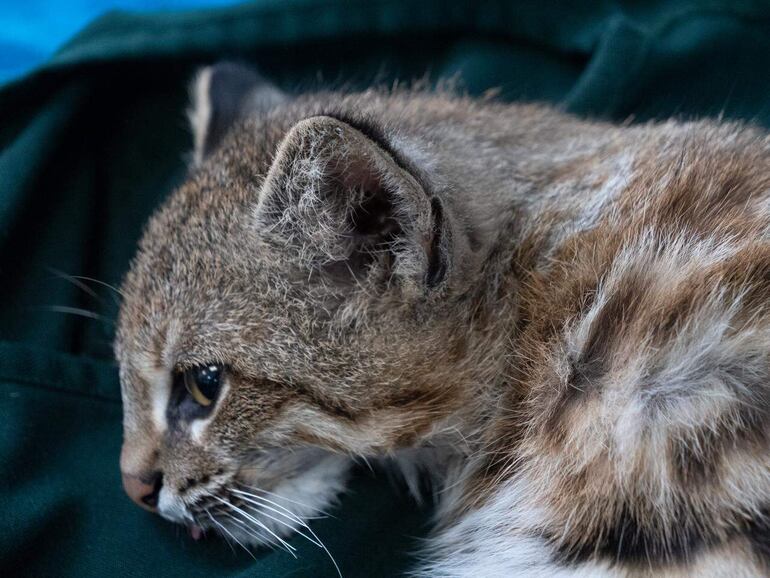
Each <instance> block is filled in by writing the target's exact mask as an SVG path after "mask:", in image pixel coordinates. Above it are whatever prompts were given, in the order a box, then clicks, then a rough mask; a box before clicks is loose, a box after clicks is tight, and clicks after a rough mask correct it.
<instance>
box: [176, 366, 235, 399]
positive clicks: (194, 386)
mask: <svg viewBox="0 0 770 578" xmlns="http://www.w3.org/2000/svg"><path fill="white" fill-rule="evenodd" d="M224 370H225V369H224V367H223V366H222V365H217V364H211V365H199V366H197V367H191V368H190V369H186V370H185V371H184V373H183V378H184V386H185V388H186V389H187V391H188V392H189V393H190V395H191V396H192V397H193V399H194V400H195V401H196V402H198V403H199V404H200V405H203V406H209V405H211V404H212V403H213V402H214V400H215V399H216V398H217V394H219V388H220V386H221V385H222V374H223V373H224Z"/></svg>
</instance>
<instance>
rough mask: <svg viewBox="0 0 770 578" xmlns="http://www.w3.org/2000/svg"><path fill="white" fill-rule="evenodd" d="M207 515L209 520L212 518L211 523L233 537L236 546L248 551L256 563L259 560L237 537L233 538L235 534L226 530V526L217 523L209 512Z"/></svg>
mask: <svg viewBox="0 0 770 578" xmlns="http://www.w3.org/2000/svg"><path fill="white" fill-rule="evenodd" d="M206 514H207V515H208V517H209V518H211V521H212V522H214V523H215V524H216V525H217V526H219V527H220V528H222V530H223V531H224V532H225V533H226V534H227V535H228V536H230V537H231V538H232V539H233V540H235V543H236V544H238V545H239V546H240V547H241V548H243V549H244V550H246V551H247V552H248V553H249V556H251V557H252V558H254V560H255V561H256V559H257V558H256V556H254V554H253V553H252V551H251V550H249V549H248V548H247V547H246V546H244V545H243V544H242V543H241V541H240V540H239V539H238V538H236V537H235V536H233V534H232V533H231V532H230V530H228V529H227V528H225V526H224V525H223V524H220V523H219V522H217V521H216V519H215V518H214V516H212V515H211V514H210V513H209V512H208V511H206Z"/></svg>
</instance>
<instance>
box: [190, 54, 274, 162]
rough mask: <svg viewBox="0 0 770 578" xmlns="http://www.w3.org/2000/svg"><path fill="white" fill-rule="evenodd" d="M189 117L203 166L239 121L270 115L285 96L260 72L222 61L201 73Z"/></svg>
mask: <svg viewBox="0 0 770 578" xmlns="http://www.w3.org/2000/svg"><path fill="white" fill-rule="evenodd" d="M190 99H191V104H190V108H189V110H188V113H187V115H188V118H189V120H190V126H191V128H192V133H193V139H194V143H195V148H194V152H193V160H194V163H195V164H196V165H197V164H200V163H201V162H202V161H203V159H205V158H206V157H207V156H208V155H209V154H211V152H212V151H214V150H215V149H216V147H217V146H218V145H219V143H220V142H221V140H222V138H223V137H224V136H225V134H226V133H227V131H228V130H229V129H230V127H231V126H232V125H233V123H234V122H235V121H236V120H238V119H239V118H243V117H247V116H251V115H259V114H264V113H267V112H268V111H269V110H270V109H272V108H273V107H274V106H276V105H277V104H280V103H281V102H283V101H285V100H286V95H285V94H284V93H283V92H281V91H280V90H279V89H278V88H276V87H275V86H274V85H273V84H271V83H270V82H268V81H267V80H266V79H265V78H263V77H262V76H261V75H260V74H259V73H258V72H256V71H255V70H253V69H252V68H249V67H247V66H243V65H241V64H236V63H233V62H220V63H218V64H215V65H213V66H207V67H205V68H202V69H200V70H199V71H198V73H197V74H196V75H195V79H194V80H193V82H192V85H191V87H190Z"/></svg>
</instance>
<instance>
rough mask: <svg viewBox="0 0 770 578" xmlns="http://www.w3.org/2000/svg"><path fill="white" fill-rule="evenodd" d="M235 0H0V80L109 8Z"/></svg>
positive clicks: (140, 8) (185, 5)
mask: <svg viewBox="0 0 770 578" xmlns="http://www.w3.org/2000/svg"><path fill="white" fill-rule="evenodd" d="M238 3H239V2H238V0H64V1H57V0H0V83H3V82H5V81H8V80H11V79H13V78H16V77H18V76H21V75H22V74H24V73H25V72H27V71H29V70H31V69H32V68H34V67H35V66H37V65H38V64H40V63H42V62H44V61H45V60H46V59H47V58H48V57H49V56H50V55H51V54H53V52H54V51H55V50H56V49H57V48H58V47H59V46H60V45H62V44H63V43H64V42H65V41H66V40H68V39H69V38H70V37H71V36H72V35H73V34H74V33H75V32H77V31H78V30H80V29H81V28H83V26H85V24H87V23H88V22H90V21H91V20H94V19H95V18H96V17H97V16H101V15H102V14H104V13H105V12H109V11H111V10H128V11H153V12H154V11H173V10H186V9H190V8H202V7H216V6H228V5H231V4H238Z"/></svg>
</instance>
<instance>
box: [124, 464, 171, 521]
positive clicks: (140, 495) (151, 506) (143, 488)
mask: <svg viewBox="0 0 770 578" xmlns="http://www.w3.org/2000/svg"><path fill="white" fill-rule="evenodd" d="M121 475H122V476H123V489H124V490H126V493H127V494H128V497H129V498H131V499H132V500H133V501H134V502H135V503H136V504H137V505H138V506H140V507H142V508H144V509H145V510H148V511H150V512H155V511H157V508H158V495H159V494H160V489H161V488H162V487H163V475H162V474H161V473H160V472H155V473H153V474H151V475H150V476H146V477H143V476H134V475H131V474H126V473H125V472H121Z"/></svg>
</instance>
